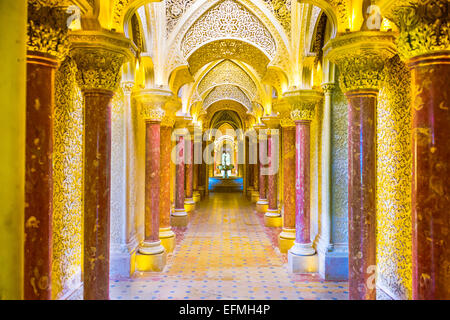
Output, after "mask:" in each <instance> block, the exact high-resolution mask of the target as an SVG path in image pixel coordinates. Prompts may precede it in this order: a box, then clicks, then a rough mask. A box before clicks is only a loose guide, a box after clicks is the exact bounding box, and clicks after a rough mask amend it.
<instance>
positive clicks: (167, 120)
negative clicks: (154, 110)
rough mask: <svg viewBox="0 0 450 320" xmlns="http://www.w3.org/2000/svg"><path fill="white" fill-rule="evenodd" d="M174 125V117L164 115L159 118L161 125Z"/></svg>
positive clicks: (171, 126)
mask: <svg viewBox="0 0 450 320" xmlns="http://www.w3.org/2000/svg"><path fill="white" fill-rule="evenodd" d="M174 125H175V119H174V118H173V117H170V116H167V115H165V116H164V117H163V118H162V120H161V127H170V128H173V126H174Z"/></svg>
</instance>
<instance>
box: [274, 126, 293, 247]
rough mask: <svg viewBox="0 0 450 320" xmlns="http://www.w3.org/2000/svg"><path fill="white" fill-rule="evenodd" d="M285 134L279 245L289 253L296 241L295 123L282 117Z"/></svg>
mask: <svg viewBox="0 0 450 320" xmlns="http://www.w3.org/2000/svg"><path fill="white" fill-rule="evenodd" d="M280 124H281V127H282V134H283V139H282V140H283V142H282V143H283V146H282V153H281V154H282V161H283V172H284V174H283V207H284V212H283V229H282V231H281V233H280V236H279V242H278V243H279V247H280V251H281V252H282V253H287V252H288V251H289V249H291V247H292V246H293V245H294V241H295V174H294V172H295V159H296V157H295V155H296V153H295V150H296V149H295V123H294V121H292V120H291V119H282V120H281V122H280Z"/></svg>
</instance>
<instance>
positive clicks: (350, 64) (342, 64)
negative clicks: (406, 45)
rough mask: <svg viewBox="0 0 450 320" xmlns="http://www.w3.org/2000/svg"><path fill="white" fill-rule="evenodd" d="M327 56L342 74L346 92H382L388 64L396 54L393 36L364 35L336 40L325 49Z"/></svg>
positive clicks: (348, 35) (381, 34) (342, 87)
mask: <svg viewBox="0 0 450 320" xmlns="http://www.w3.org/2000/svg"><path fill="white" fill-rule="evenodd" d="M324 53H325V56H326V57H327V58H328V59H329V60H330V61H332V62H333V63H335V64H336V65H337V66H338V67H339V70H340V79H339V80H340V81H339V82H340V86H341V89H342V91H343V92H349V91H353V90H369V89H372V90H378V89H379V87H380V82H381V72H382V70H383V68H384V64H385V62H386V61H388V60H389V59H390V58H392V57H393V56H394V55H395V54H396V53H397V50H396V46H395V37H394V35H393V34H391V33H387V32H379V31H360V32H352V33H348V34H344V35H341V36H339V37H337V38H335V39H332V40H330V41H329V42H328V44H327V45H326V46H325V48H324Z"/></svg>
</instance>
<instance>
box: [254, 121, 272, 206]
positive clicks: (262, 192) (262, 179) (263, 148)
mask: <svg viewBox="0 0 450 320" xmlns="http://www.w3.org/2000/svg"><path fill="white" fill-rule="evenodd" d="M265 129H266V127H265V125H263V124H260V125H256V126H255V130H256V132H257V134H258V155H259V199H258V201H257V202H256V210H257V211H258V212H260V213H265V212H266V211H267V208H268V206H269V202H268V201H267V193H266V186H267V181H266V180H267V176H266V171H267V168H266V167H267V166H266V165H265V164H264V163H263V162H262V161H261V159H262V158H264V157H266V156H264V155H263V153H264V152H265V153H266V154H267V140H266V139H267V135H266V134H265V131H264V132H261V131H263V130H265Z"/></svg>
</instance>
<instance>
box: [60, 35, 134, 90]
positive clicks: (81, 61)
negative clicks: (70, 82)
mask: <svg viewBox="0 0 450 320" xmlns="http://www.w3.org/2000/svg"><path fill="white" fill-rule="evenodd" d="M69 39H70V42H71V45H72V50H71V53H72V57H73V58H74V60H75V61H76V63H77V66H78V74H77V81H78V85H79V86H80V88H81V90H83V91H87V90H99V89H100V90H107V91H111V92H114V91H116V89H117V88H118V87H119V84H120V81H121V77H120V69H121V67H122V64H123V63H125V62H126V61H128V60H132V59H133V52H134V48H133V47H132V45H131V42H130V40H128V39H126V38H124V37H123V36H122V35H120V34H117V33H115V32H110V31H75V32H71V33H70V35H69Z"/></svg>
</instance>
